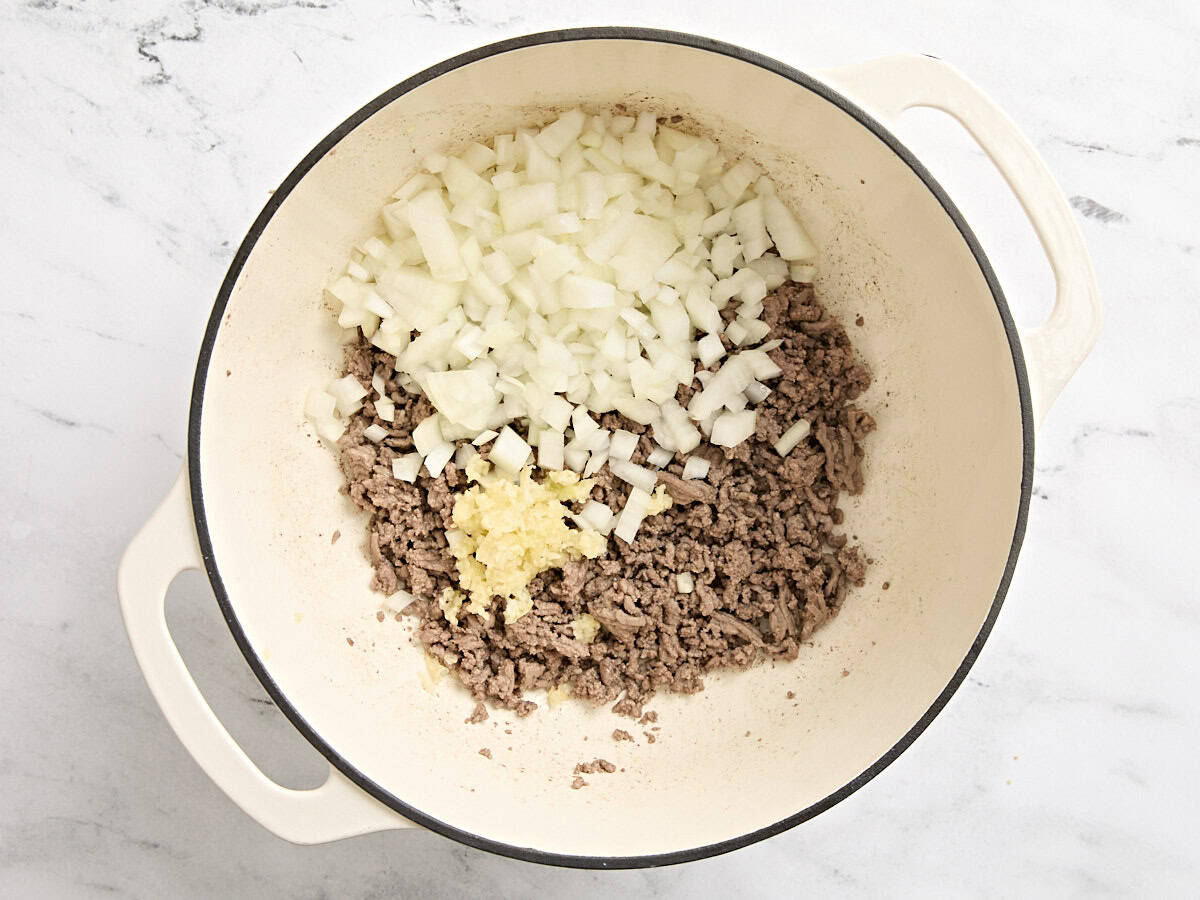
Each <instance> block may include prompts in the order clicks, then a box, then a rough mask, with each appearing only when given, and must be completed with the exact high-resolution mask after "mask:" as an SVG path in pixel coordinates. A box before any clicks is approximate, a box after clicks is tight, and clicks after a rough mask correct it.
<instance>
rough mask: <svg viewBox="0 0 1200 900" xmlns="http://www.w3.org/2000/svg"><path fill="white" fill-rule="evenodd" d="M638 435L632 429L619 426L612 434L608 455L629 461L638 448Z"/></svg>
mask: <svg viewBox="0 0 1200 900" xmlns="http://www.w3.org/2000/svg"><path fill="white" fill-rule="evenodd" d="M638 440H639V439H638V436H637V435H636V434H634V433H633V432H631V431H626V430H625V429H623V428H619V429H617V430H616V431H614V432H613V434H612V439H611V440H610V441H609V445H608V455H609V456H610V457H612V458H613V459H618V460H623V461H625V462H628V461H629V460H630V459H632V458H633V453H634V451H635V450H637V445H638Z"/></svg>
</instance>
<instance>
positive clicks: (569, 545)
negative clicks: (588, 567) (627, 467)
mask: <svg viewBox="0 0 1200 900" xmlns="http://www.w3.org/2000/svg"><path fill="white" fill-rule="evenodd" d="M490 470H491V466H490V464H488V463H487V462H486V461H484V460H482V459H479V458H475V459H473V460H471V462H469V463H468V464H467V478H468V479H470V480H471V481H475V482H478V484H476V485H475V486H474V487H471V488H469V489H468V490H466V491H465V492H464V493H462V494H460V495H459V496H458V498H457V499H456V500H455V501H454V513H453V519H454V534H453V536H452V537H451V535H450V534H449V533H448V534H447V538H448V543H449V548H450V552H451V554H452V555H453V556H454V559H455V562H456V563H457V567H458V583H459V585H460V586H461V587H462V589H463V590H465V591H466V592H467V593H468V594H469V595H470V597H471V602H470V603H468V604H467V605H466V607H465V608H466V609H467V611H468V612H475V613H478V614H485V613H486V611H487V609H488V607H489V606H490V605H491V601H492V598H493V597H500V598H502V599H503V600H504V601H505V604H504V621H505V622H508V623H511V622H515V621H516V620H517V619H519V618H521V616H523V615H525V614H526V613H527V612H529V610H530V609H532V608H533V599H532V598H531V597H530V596H529V592H528V591H527V590H526V587H527V585H528V584H529V582H530V581H532V580H533V577H534V576H535V575H537V574H538V573H539V572H544V571H545V570H546V569H550V568H553V567H555V566H561V565H563V564H564V563H566V562H568V561H569V560H572V559H578V558H579V557H581V556H584V557H587V558H588V559H595V558H596V557H597V556H599V555H600V554H601V553H603V552H604V549H605V547H606V546H607V545H608V540H607V538H605V537H604V536H603V535H601V534H600V533H598V532H596V531H593V530H592V529H590V528H570V527H568V526H567V523H566V519H567V517H568V516H569V515H570V514H571V510H570V509H569V508H567V506H566V501H570V500H585V499H587V496H588V494H589V493H590V492H591V489H592V484H593V482H592V481H591V480H590V479H582V480H581V479H580V478H579V476H578V475H576V474H575V473H574V472H571V471H569V470H564V471H561V472H560V471H552V472H547V473H546V478H545V481H543V482H542V483H541V484H539V483H538V482H536V481H534V480H533V476H532V473H531V470H530V468H529V467H526V468H525V469H524V470H522V472H521V475H520V477H519V478H518V479H517V480H516V481H513V480H512V479H511V478H505V477H501V476H497V475H492V474H490ZM443 598H444V599H443V601H442V609H443V611H444V612H445V613H446V618H447V619H450V616H451V608H453V615H454V617H455V618H454V619H450V620H451V621H452V622H453V621H455V620H456V619H457V616H458V611H459V607H461V606H462V600H461V595H460V599H459V606H458V607H455V606H454V601H453V599H452V598H451V599H446V595H443Z"/></svg>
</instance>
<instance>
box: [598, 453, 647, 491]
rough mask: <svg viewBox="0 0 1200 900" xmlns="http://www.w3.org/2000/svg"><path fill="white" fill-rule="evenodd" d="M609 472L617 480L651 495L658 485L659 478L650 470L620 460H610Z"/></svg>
mask: <svg viewBox="0 0 1200 900" xmlns="http://www.w3.org/2000/svg"><path fill="white" fill-rule="evenodd" d="M608 470H609V471H610V472H612V473H613V475H615V476H616V477H617V478H619V479H621V480H622V481H624V482H625V483H626V484H630V485H632V486H633V487H635V488H640V489H641V490H643V491H645V492H646V493H647V494H649V493H650V492H651V491H653V490H654V486H655V485H656V484H657V483H658V476H657V475H655V474H654V473H653V472H651V471H650V470H649V469H646V468H643V467H642V466H639V465H635V464H634V463H631V462H627V461H625V460H620V459H610V460H609V461H608Z"/></svg>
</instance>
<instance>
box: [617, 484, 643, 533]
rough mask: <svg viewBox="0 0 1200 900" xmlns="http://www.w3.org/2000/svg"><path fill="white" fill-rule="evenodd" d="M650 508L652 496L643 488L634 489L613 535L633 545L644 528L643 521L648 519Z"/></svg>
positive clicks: (618, 518) (618, 519)
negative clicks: (647, 512) (639, 531)
mask: <svg viewBox="0 0 1200 900" xmlns="http://www.w3.org/2000/svg"><path fill="white" fill-rule="evenodd" d="M649 508H650V494H649V493H648V492H647V491H645V490H643V489H641V488H637V487H635V488H633V490H631V491H630V492H629V499H628V500H626V501H625V506H624V508H623V509H622V510H621V514H620V515H619V516H618V517H617V524H616V527H615V528H614V529H613V534H615V535H616V536H617V537H619V538H620V539H621V540H623V541H624V542H625V543H627V544H632V543H633V539H634V538H635V537H637V533H638V529H639V528H640V527H641V526H642V520H643V519H645V518H646V510H648V509H649Z"/></svg>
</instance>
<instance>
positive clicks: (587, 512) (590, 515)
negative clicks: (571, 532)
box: [575, 500, 616, 536]
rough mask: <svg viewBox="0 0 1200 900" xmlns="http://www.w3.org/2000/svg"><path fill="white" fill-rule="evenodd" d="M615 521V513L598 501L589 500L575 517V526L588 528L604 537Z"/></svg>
mask: <svg viewBox="0 0 1200 900" xmlns="http://www.w3.org/2000/svg"><path fill="white" fill-rule="evenodd" d="M615 519H616V513H614V512H613V511H612V510H611V509H609V508H608V507H607V506H605V505H604V504H603V503H601V502H599V501H598V500H589V501H588V502H587V503H585V504H583V509H581V510H580V511H579V514H578V515H577V516H576V517H575V520H576V523H577V524H579V523H581V524H582V525H583V527H584V528H590V529H592V531H596V532H599V533H600V534H603V535H605V536H607V535H608V534H609V533H610V532H611V531H612V529H613V524H614V520H615Z"/></svg>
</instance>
